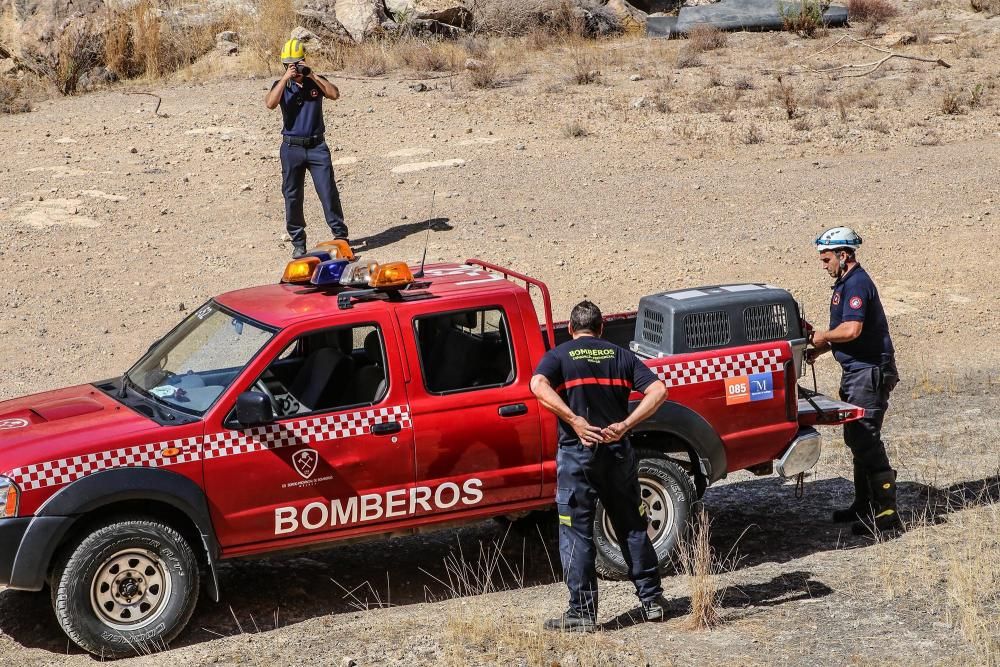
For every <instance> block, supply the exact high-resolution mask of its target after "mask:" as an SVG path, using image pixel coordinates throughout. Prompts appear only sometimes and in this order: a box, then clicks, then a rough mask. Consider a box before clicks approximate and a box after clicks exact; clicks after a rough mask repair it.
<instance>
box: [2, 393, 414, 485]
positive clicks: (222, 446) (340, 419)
mask: <svg viewBox="0 0 1000 667" xmlns="http://www.w3.org/2000/svg"><path fill="white" fill-rule="evenodd" d="M389 421H396V422H399V424H400V426H402V427H403V428H411V426H412V424H411V422H410V412H409V408H408V407H407V406H404V405H399V406H393V407H388V408H375V409H372V410H362V411H359V412H352V413H346V414H339V415H320V416H318V417H309V418H307V419H299V420H296V421H293V422H288V423H285V424H268V425H266V426H257V427H254V428H251V429H246V430H244V431H225V432H222V433H212V434H210V435H207V436H204V437H201V436H198V437H191V438H181V439H179V440H166V441H163V442H153V443H147V444H144V445H135V446H132V447H125V448H122V449H116V450H109V451H105V452H95V453H92V454H84V455H81V456H74V457H70V458H65V459H57V460H55V461H46V462H45V463H36V464H33V465H30V466H25V467H23V468H17V469H16V470H12V471H11V472H10V473H8V475H7V476H8V477H10V478H11V479H13V480H14V481H15V482H17V485H18V486H19V487H20V488H21V490H22V491H32V490H35V489H41V488H44V487H48V486H62V485H63V484H69V483H70V482H75V481H76V480H78V479H80V478H81V477H84V476H86V475H90V474H92V473H95V472H99V471H101V470H110V469H111V468H138V467H142V468H161V467H165V466H172V465H177V464H179V463H190V462H192V461H200V460H202V458H204V459H206V460H208V459H216V458H221V457H224V456H236V455H239V454H248V453H250V452H261V451H264V450H267V449H278V448H281V447H289V446H292V445H308V444H316V443H318V442H323V441H327V440H338V439H342V438H350V437H354V436H359V435H365V434H367V433H369V430H370V429H371V427H372V426H374V425H375V424H382V423H385V422H389ZM171 448H177V449H179V450H180V453H179V454H177V455H176V456H170V457H167V456H164V455H163V452H164V450H167V449H171Z"/></svg>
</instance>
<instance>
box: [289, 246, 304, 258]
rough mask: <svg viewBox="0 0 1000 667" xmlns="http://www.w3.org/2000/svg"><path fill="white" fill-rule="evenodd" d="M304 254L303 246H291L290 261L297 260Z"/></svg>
mask: <svg viewBox="0 0 1000 667" xmlns="http://www.w3.org/2000/svg"><path fill="white" fill-rule="evenodd" d="M305 254H306V247H305V246H304V245H295V246H292V259H298V258H299V257H302V256H303V255H305Z"/></svg>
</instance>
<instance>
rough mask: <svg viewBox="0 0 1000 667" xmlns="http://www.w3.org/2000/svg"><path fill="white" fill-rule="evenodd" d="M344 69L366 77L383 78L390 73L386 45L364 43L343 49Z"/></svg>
mask: <svg viewBox="0 0 1000 667" xmlns="http://www.w3.org/2000/svg"><path fill="white" fill-rule="evenodd" d="M341 51H342V53H343V54H344V55H343V59H344V60H343V62H344V69H346V70H348V71H351V72H357V73H359V74H362V75H364V76H370V77H376V76H382V75H383V74H385V73H386V72H388V71H389V55H388V53H387V51H386V47H385V44H382V43H379V42H362V43H361V44H358V45H356V46H349V47H345V48H343V49H341Z"/></svg>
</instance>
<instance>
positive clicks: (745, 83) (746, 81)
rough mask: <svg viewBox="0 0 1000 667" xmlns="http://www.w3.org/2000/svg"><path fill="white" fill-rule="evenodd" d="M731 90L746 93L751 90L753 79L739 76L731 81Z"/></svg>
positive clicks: (743, 75) (742, 75)
mask: <svg viewBox="0 0 1000 667" xmlns="http://www.w3.org/2000/svg"><path fill="white" fill-rule="evenodd" d="M733 90H740V91H747V90H753V79H751V78H750V77H748V76H746V75H745V74H741V75H740V76H738V77H736V78H735V79H733Z"/></svg>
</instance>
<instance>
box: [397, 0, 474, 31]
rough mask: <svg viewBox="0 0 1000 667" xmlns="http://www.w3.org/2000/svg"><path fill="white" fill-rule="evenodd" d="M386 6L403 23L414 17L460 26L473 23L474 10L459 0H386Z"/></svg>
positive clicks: (466, 26) (467, 25)
mask: <svg viewBox="0 0 1000 667" xmlns="http://www.w3.org/2000/svg"><path fill="white" fill-rule="evenodd" d="M385 6H386V8H387V9H388V10H389V13H391V14H392V15H393V16H394V17H395V18H396V21H397V22H398V23H402V24H403V25H406V24H407V23H408V22H410V21H412V20H414V19H417V20H424V21H438V22H440V23H446V24H448V25H453V26H456V27H459V28H469V27H470V26H471V25H472V12H470V11H469V10H468V8H467V7H465V5H464V4H463V3H462V2H460V1H459V0H386V1H385Z"/></svg>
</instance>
